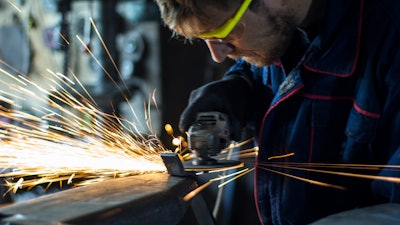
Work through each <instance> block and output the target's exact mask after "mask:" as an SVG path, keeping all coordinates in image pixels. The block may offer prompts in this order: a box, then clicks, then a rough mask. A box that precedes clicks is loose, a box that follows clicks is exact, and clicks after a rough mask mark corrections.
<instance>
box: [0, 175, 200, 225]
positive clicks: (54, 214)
mask: <svg viewBox="0 0 400 225" xmlns="http://www.w3.org/2000/svg"><path fill="white" fill-rule="evenodd" d="M196 187H197V184H196V182H195V181H194V180H193V179H191V178H190V177H174V176H169V175H168V174H161V173H160V174H147V175H138V176H131V177H125V178H118V179H114V180H108V181H104V182H99V183H95V184H91V185H88V186H84V187H77V188H73V189H70V190H65V191H61V192H58V193H55V194H49V195H46V196H42V197H38V198H36V199H32V200H28V201H25V202H20V203H15V204H12V205H9V206H5V207H2V208H0V214H1V215H2V216H6V217H2V218H0V222H1V223H0V224H7V225H22V224H30V225H32V224H42V225H50V224H58V225H60V224H76V225H80V224H82V225H83V224H92V225H103V224H107V225H112V224H118V225H125V224H135V225H142V224H143V225H152V224H154V225H156V224H157V225H158V224H171V225H173V224H178V223H179V222H180V221H181V220H182V218H183V217H184V214H185V212H186V211H187V209H188V207H189V206H190V202H184V201H183V200H182V198H183V197H184V196H185V195H186V194H187V193H189V192H190V191H191V190H193V189H194V188H196Z"/></svg>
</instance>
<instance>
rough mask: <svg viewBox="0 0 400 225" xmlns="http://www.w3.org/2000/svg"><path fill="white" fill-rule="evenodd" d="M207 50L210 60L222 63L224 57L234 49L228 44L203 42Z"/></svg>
mask: <svg viewBox="0 0 400 225" xmlns="http://www.w3.org/2000/svg"><path fill="white" fill-rule="evenodd" d="M205 42H206V44H207V47H208V49H209V50H210V53H211V57H212V59H213V60H214V61H215V62H217V63H221V62H223V61H224V60H225V59H226V57H227V56H228V55H229V54H230V53H231V52H233V50H234V47H233V46H232V45H230V44H229V43H223V42H222V43H221V42H216V41H214V40H213V41H210V40H205Z"/></svg>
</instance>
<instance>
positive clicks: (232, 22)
mask: <svg viewBox="0 0 400 225" xmlns="http://www.w3.org/2000/svg"><path fill="white" fill-rule="evenodd" d="M251 1H252V0H244V2H243V4H242V5H241V6H240V8H239V9H238V11H237V12H236V13H235V15H234V16H233V17H232V18H230V19H229V20H228V21H226V22H225V23H224V25H222V26H221V27H219V28H217V29H215V30H213V31H210V32H207V33H203V34H200V35H199V37H200V38H204V39H207V38H226V36H228V35H229V33H230V32H231V31H232V30H233V28H234V27H235V26H236V24H237V23H238V22H239V20H240V19H241V18H242V16H243V14H244V12H246V9H247V8H248V7H249V5H250V3H251Z"/></svg>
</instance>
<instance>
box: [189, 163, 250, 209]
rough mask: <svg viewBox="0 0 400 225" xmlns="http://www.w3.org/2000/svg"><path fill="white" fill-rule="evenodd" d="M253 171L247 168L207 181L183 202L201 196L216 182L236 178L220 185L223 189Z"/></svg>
mask: <svg viewBox="0 0 400 225" xmlns="http://www.w3.org/2000/svg"><path fill="white" fill-rule="evenodd" d="M252 170H253V169H252ZM252 170H249V169H247V168H246V169H244V170H241V171H238V172H235V173H231V174H228V175H224V176H218V177H216V178H213V179H210V180H209V181H207V182H206V183H204V184H203V185H200V186H199V187H197V188H196V189H194V190H193V191H191V192H189V193H188V194H186V195H185V196H184V197H183V201H185V202H187V201H190V200H191V199H192V198H193V197H195V196H196V195H197V194H199V193H200V192H201V191H203V190H204V189H205V188H207V187H208V186H210V185H211V184H212V183H214V182H215V181H220V180H225V179H226V178H229V177H234V178H232V179H230V180H228V181H226V182H224V183H222V184H220V185H219V187H223V186H225V185H226V184H227V183H229V182H231V181H232V180H235V179H237V178H239V177H241V176H243V175H245V174H247V173H249V172H251V171H252ZM238 174H239V175H238ZM236 175H237V176H236Z"/></svg>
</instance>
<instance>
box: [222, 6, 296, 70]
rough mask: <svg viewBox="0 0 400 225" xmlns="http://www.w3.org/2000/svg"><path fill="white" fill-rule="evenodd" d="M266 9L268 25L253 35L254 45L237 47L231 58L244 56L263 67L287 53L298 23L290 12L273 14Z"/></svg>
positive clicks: (246, 59)
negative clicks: (242, 47) (245, 47)
mask: <svg viewBox="0 0 400 225" xmlns="http://www.w3.org/2000/svg"><path fill="white" fill-rule="evenodd" d="M263 8H264V7H263ZM264 10H265V15H268V16H266V20H265V23H264V24H266V25H265V27H264V29H260V30H257V31H256V32H257V33H256V35H255V36H254V37H253V39H254V43H253V46H254V47H253V48H250V49H246V50H240V49H236V51H235V52H234V53H233V54H231V56H230V57H231V58H233V59H238V58H242V59H243V60H245V61H246V62H248V63H250V64H253V65H256V66H259V67H262V66H267V65H271V64H273V63H275V62H276V61H279V60H280V59H281V57H282V56H283V55H284V54H285V52H286V50H287V49H288V46H289V45H290V44H291V42H292V40H293V36H294V33H295V31H296V29H297V28H296V27H297V23H296V22H295V19H294V18H293V16H291V15H290V14H289V15H285V14H284V13H283V12H281V13H276V14H272V13H271V12H270V10H268V9H266V8H264Z"/></svg>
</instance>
